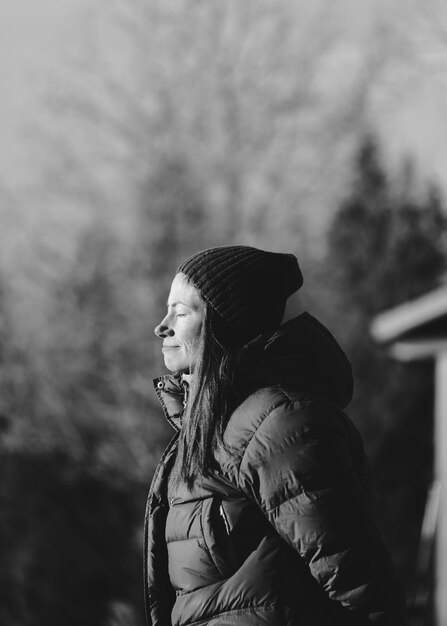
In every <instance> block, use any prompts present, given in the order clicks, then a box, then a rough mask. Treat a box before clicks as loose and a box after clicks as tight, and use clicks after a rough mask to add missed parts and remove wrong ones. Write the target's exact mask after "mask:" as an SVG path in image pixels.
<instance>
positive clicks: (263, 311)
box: [177, 246, 303, 345]
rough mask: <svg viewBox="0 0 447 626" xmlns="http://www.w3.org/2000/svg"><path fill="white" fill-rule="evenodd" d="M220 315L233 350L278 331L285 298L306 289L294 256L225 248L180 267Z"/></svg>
mask: <svg viewBox="0 0 447 626" xmlns="http://www.w3.org/2000/svg"><path fill="white" fill-rule="evenodd" d="M177 272H182V273H183V274H185V275H186V276H187V278H188V279H189V281H190V282H191V283H192V284H193V285H194V286H195V287H196V289H197V290H198V291H199V293H200V295H201V296H202V298H203V299H204V300H205V301H206V302H207V303H208V304H209V305H210V306H211V307H212V309H214V311H215V312H216V313H217V314H218V315H219V317H220V318H221V320H222V322H223V327H224V328H225V331H226V332H225V335H226V337H227V338H228V339H229V340H230V341H231V343H234V344H235V345H243V344H245V343H247V342H249V341H250V340H251V339H254V337H257V336H258V335H260V334H262V333H265V332H267V331H270V330H273V329H275V328H276V327H277V326H278V325H279V324H280V322H281V320H282V317H283V314H284V308H285V304H286V300H287V298H288V297H289V296H290V295H291V294H292V293H294V292H295V291H297V290H298V289H299V288H300V287H301V285H302V284H303V276H302V274H301V271H300V268H299V265H298V261H297V259H296V257H295V256H294V255H293V254H283V253H278V252H265V251H264V250H258V249H257V248H252V247H249V246H222V247H218V248H210V249H208V250H203V251H201V252H197V253H196V254H193V255H192V256H191V257H189V258H188V259H186V261H183V263H181V264H180V265H179V267H178V268H177Z"/></svg>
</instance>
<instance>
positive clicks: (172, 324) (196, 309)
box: [154, 274, 205, 372]
mask: <svg viewBox="0 0 447 626" xmlns="http://www.w3.org/2000/svg"><path fill="white" fill-rule="evenodd" d="M167 306H168V310H167V314H166V316H165V317H164V318H163V320H162V321H161V322H160V324H158V326H156V328H155V331H154V332H155V334H156V335H157V336H158V337H160V339H163V348H162V350H163V356H164V361H165V365H166V367H167V368H168V370H170V371H171V372H190V371H193V369H194V366H195V364H196V361H197V350H198V344H199V338H200V332H201V329H202V324H203V320H204V316H205V303H204V301H203V300H202V298H201V297H200V294H199V292H198V291H197V289H196V288H195V287H193V285H191V284H190V283H189V282H188V280H187V278H186V276H185V275H184V274H176V275H175V277H174V280H173V281H172V285H171V291H170V293H169V298H168V303H167Z"/></svg>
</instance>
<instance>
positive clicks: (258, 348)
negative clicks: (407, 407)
mask: <svg viewBox="0 0 447 626" xmlns="http://www.w3.org/2000/svg"><path fill="white" fill-rule="evenodd" d="M244 362H245V365H246V370H247V373H248V377H249V379H250V380H251V381H253V382H254V383H255V387H257V388H260V387H270V386H272V385H282V386H284V387H286V388H288V389H290V390H293V391H301V392H308V393H312V394H316V395H319V396H323V397H324V398H326V399H327V400H329V401H330V402H333V403H334V404H336V405H337V406H338V407H340V408H345V407H346V406H347V405H348V404H349V402H350V401H351V399H352V392H353V378H352V370H351V364H350V362H349V360H348V358H347V356H346V354H345V353H344V352H343V350H342V349H341V347H340V346H339V344H338V343H337V341H336V339H335V338H334V336H333V335H332V334H331V333H330V332H329V330H328V329H327V328H326V327H325V326H323V324H321V322H319V321H318V320H317V319H315V317H313V316H312V315H310V314H309V313H307V312H306V313H302V314H301V315H299V316H298V317H295V318H294V319H292V320H290V321H289V322H287V323H285V324H283V325H282V326H280V327H279V328H278V330H277V331H276V332H275V333H274V334H272V335H269V336H266V335H261V336H260V337H257V338H256V339H254V340H253V341H252V342H250V343H249V344H247V346H245V348H244ZM154 387H155V391H156V393H157V396H158V399H159V401H160V404H161V406H162V408H163V411H164V413H165V416H166V418H167V419H168V420H169V422H170V423H171V424H172V426H173V427H174V428H175V429H176V430H178V429H179V428H180V427H181V418H182V414H183V409H184V405H185V402H186V393H187V388H188V385H187V384H186V383H185V382H184V381H183V380H182V376H181V374H166V375H164V376H160V377H159V378H156V379H155V380H154Z"/></svg>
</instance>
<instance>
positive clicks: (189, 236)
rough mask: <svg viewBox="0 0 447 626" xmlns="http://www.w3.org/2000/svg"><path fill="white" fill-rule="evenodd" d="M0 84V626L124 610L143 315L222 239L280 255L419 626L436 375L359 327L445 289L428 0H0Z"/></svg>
mask: <svg viewBox="0 0 447 626" xmlns="http://www.w3.org/2000/svg"><path fill="white" fill-rule="evenodd" d="M0 75H1V90H2V94H1V98H0V135H1V138H2V139H1V141H0V212H1V214H0V215H1V228H0V251H1V264H0V295H1V298H0V338H1V344H0V388H1V391H2V392H1V394H0V427H1V430H0V472H1V481H0V504H1V506H0V552H1V555H2V556H1V558H0V583H1V584H0V587H1V589H2V592H1V593H0V624H1V625H2V626H19V625H20V626H27V625H29V626H40V625H41V624H42V625H45V626H52V625H54V626H56V625H57V626H60V624H64V625H65V626H81V625H82V626H90V625H91V626H98V625H103V624H104V625H106V626H140V625H142V624H143V619H144V618H143V607H142V597H143V594H142V577H141V549H142V546H141V540H142V520H143V514H144V506H145V495H146V491H147V488H148V485H149V483H150V479H151V475H152V472H153V469H154V466H155V463H156V461H157V459H158V457H159V455H160V453H161V450H162V449H163V446H164V444H165V443H166V441H167V440H168V438H169V436H170V433H169V427H168V426H167V425H166V424H165V423H164V420H163V417H162V415H161V413H160V409H159V407H158V406H157V404H156V400H155V396H154V393H153V391H152V384H151V379H152V378H153V377H154V376H155V375H157V374H158V373H160V371H161V370H162V369H163V363H162V359H161V358H160V354H159V349H158V345H157V342H156V339H155V337H154V336H153V327H154V325H155V323H156V322H157V321H159V319H160V316H161V313H162V311H163V309H164V303H165V300H166V296H167V292H168V287H169V283H170V280H171V277H172V275H173V272H174V270H175V267H176V265H177V263H178V261H179V260H180V259H182V258H184V257H185V256H186V255H188V254H190V253H191V252H193V251H195V250H197V249H200V248H205V247H209V246H213V245H222V244H230V243H245V244H251V245H255V246H258V247H261V248H266V249H271V250H278V251H282V250H285V251H290V252H293V253H294V254H296V255H297V256H298V258H299V260H300V264H301V265H302V269H303V273H304V276H305V286H304V288H303V290H302V296H301V304H302V306H304V307H305V308H307V309H308V310H310V311H311V312H312V313H314V314H316V315H317V316H319V317H320V318H321V319H322V321H323V322H324V323H326V324H328V326H329V327H330V328H331V329H333V330H334V333H335V335H336V336H337V338H338V339H339V340H340V342H341V343H342V345H343V346H344V347H345V348H346V351H347V352H348V355H349V356H350V358H351V360H352V362H353V366H354V371H355V375H356V382H357V391H356V394H355V397H354V401H353V403H352V405H351V408H350V410H349V414H350V416H351V417H352V419H353V420H354V422H355V423H356V424H357V425H358V427H359V429H360V430H361V432H362V434H363V436H364V438H365V445H366V447H367V450H368V453H369V455H370V458H371V462H372V466H373V471H374V477H375V483H376V492H377V496H376V508H377V516H378V520H379V524H380V526H381V529H382V532H383V534H384V537H385V540H386V542H387V544H388V547H389V549H390V551H391V552H392V555H393V559H394V562H395V564H396V567H397V570H398V573H399V575H400V577H401V579H402V581H403V583H404V585H405V590H406V593H407V596H408V598H409V603H410V604H411V602H412V601H413V600H412V598H414V589H415V585H418V584H419V585H421V587H422V589H423V590H424V594H425V595H424V594H422V595H423V597H424V598H425V599H424V603H425V604H424V606H423V609H420V608H419V609H418V611H419V613H418V612H417V611H416V610H414V613H412V616H413V615H414V616H415V617H414V618H415V619H416V617H417V618H419V617H420V614H421V611H422V612H423V613H424V615H425V616H426V617H424V619H426V621H425V623H426V624H430V623H431V621H430V620H431V617H430V608H429V607H430V598H431V590H432V588H433V580H432V570H431V567H430V565H428V566H427V567H426V568H425V569H424V568H422V570H421V569H420V568H421V565H420V564H419V565H418V562H417V554H418V549H419V548H420V532H421V523H422V518H423V513H424V507H425V503H426V497H427V492H428V489H429V486H430V483H431V480H432V477H433V469H432V467H433V443H432V442H433V433H432V413H433V371H432V365H431V363H430V362H423V363H414V364H409V365H402V364H399V363H396V362H394V361H392V360H391V359H389V357H388V355H387V353H386V351H385V350H384V348H383V347H381V346H377V345H376V344H375V343H374V341H373V340H372V339H371V337H370V334H369V329H370V325H371V322H372V320H373V319H374V317H375V316H376V315H377V314H379V313H381V312H382V311H385V310H387V309H389V308H392V307H394V306H395V305H397V304H400V303H402V302H405V301H408V300H411V299H412V298H415V297H417V296H419V295H421V294H424V293H426V292H429V291H430V290H431V289H434V288H436V287H437V286H439V285H441V284H443V282H444V281H445V270H446V260H447V247H446V232H447V225H446V219H447V218H446V216H447V198H446V193H447V190H446V186H447V148H446V145H447V125H446V123H445V108H446V103H447V6H446V4H445V3H444V2H442V1H441V0H438V1H437V0H428V1H427V2H424V3H421V2H417V1H416V0H394V1H393V0H338V1H337V2H333V1H330V0H319V1H314V2H312V3H310V2H305V1H304V0H275V1H273V0H256V1H255V0H243V1H241V0H238V1H236V0H219V1H217V0H215V1H214V0H188V1H186V0H158V1H156V0H108V1H107V2H106V1H105V0H40V2H38V3H37V2H32V1H31V0H3V1H2V3H1V4H0ZM415 467H417V471H416V470H415ZM418 568H419V569H418ZM412 610H413V609H412ZM415 623H416V622H415Z"/></svg>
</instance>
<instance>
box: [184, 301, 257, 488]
mask: <svg viewBox="0 0 447 626" xmlns="http://www.w3.org/2000/svg"><path fill="white" fill-rule="evenodd" d="M197 355H198V356H197V360H196V363H195V365H194V374H193V376H192V377H191V384H190V389H189V398H188V402H187V405H186V408H185V412H184V416H183V423H182V429H181V433H180V437H179V443H178V452H177V458H176V461H175V465H174V468H173V474H172V480H173V482H174V483H176V484H178V483H179V482H183V481H184V482H186V484H187V485H188V487H189V488H191V487H192V485H193V484H194V482H195V480H196V479H197V478H198V477H199V476H206V475H209V473H210V472H211V470H212V468H213V467H214V464H215V461H214V450H215V449H216V448H217V447H218V446H224V447H225V442H224V437H223V435H224V431H225V427H226V425H227V423H228V420H229V418H230V415H231V413H232V412H233V411H234V409H235V408H236V406H237V405H238V404H239V403H240V402H241V401H242V399H243V398H244V396H245V395H246V393H244V389H245V388H246V383H245V382H244V378H243V372H242V350H241V348H240V346H237V345H234V344H232V341H231V337H228V335H227V333H226V331H225V328H224V325H223V323H222V321H221V320H220V318H219V317H218V315H217V314H216V313H215V312H214V311H213V309H212V308H211V307H210V306H209V305H206V307H205V314H204V321H203V324H202V329H201V334H200V338H199V345H198V350H197Z"/></svg>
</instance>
